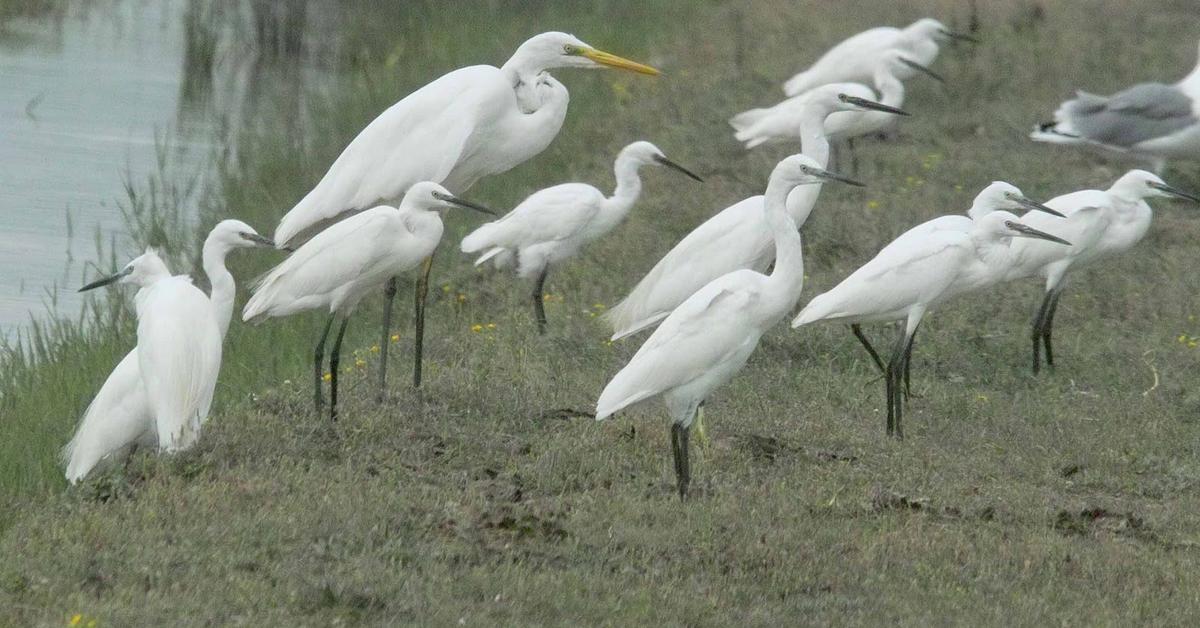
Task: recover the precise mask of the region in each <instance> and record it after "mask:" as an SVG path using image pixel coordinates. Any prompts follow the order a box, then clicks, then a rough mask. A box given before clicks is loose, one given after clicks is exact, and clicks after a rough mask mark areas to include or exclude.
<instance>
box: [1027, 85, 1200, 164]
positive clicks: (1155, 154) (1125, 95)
mask: <svg viewBox="0 0 1200 628" xmlns="http://www.w3.org/2000/svg"><path fill="white" fill-rule="evenodd" d="M1029 137H1030V138H1031V139H1033V140H1035V141H1038V142H1048V143H1051V144H1065V145H1068V146H1081V147H1084V148H1094V149H1098V150H1100V151H1101V152H1107V153H1109V154H1116V155H1126V156H1129V157H1133V158H1135V159H1140V160H1143V162H1149V163H1150V167H1151V169H1152V170H1154V171H1155V172H1159V173H1161V172H1162V170H1163V168H1165V167H1166V165H1167V160H1168V159H1186V160H1197V159H1200V62H1198V63H1197V65H1196V67H1195V68H1193V69H1192V71H1191V73H1190V74H1188V75H1187V76H1185V77H1184V78H1183V79H1182V80H1180V81H1179V82H1178V83H1172V84H1170V85H1166V84H1163V83H1138V84H1137V85H1134V86H1133V87H1129V88H1127V89H1125V90H1122V91H1120V92H1117V93H1115V94H1113V95H1111V96H1098V95H1096V94H1089V93H1088V92H1085V91H1078V92H1076V93H1075V98H1073V99H1071V100H1068V101H1066V102H1064V103H1062V104H1061V105H1060V106H1059V107H1058V111H1055V112H1054V120H1053V121H1051V122H1045V123H1042V124H1039V125H1038V126H1037V127H1035V128H1034V130H1033V133H1032V134H1030V136H1029Z"/></svg>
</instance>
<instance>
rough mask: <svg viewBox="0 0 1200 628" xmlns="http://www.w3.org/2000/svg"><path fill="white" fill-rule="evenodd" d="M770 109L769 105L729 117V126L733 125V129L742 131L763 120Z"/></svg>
mask: <svg viewBox="0 0 1200 628" xmlns="http://www.w3.org/2000/svg"><path fill="white" fill-rule="evenodd" d="M768 111H770V109H769V108H767V107H759V108H757V109H750V110H748V111H743V112H741V113H739V114H737V115H735V116H733V117H732V118H730V119H729V126H731V127H733V130H735V131H737V132H738V133H742V132H744V131H746V130H747V129H749V128H750V127H752V126H754V125H755V124H757V123H758V121H759V120H762V119H763V116H765V115H767V112H768Z"/></svg>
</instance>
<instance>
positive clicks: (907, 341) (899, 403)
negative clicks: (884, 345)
mask: <svg viewBox="0 0 1200 628" xmlns="http://www.w3.org/2000/svg"><path fill="white" fill-rule="evenodd" d="M920 324H921V323H920V321H917V323H916V325H917V326H919V325H920ZM916 338H917V327H916V326H914V327H913V328H912V330H911V331H906V333H905V336H904V353H903V354H902V355H903V357H902V358H901V360H903V366H904V369H903V371H902V372H903V374H904V391H903V394H901V393H902V391H901V390H900V373H896V374H895V377H896V383H895V384H894V387H895V390H896V438H897V439H899V440H904V429H903V428H902V427H901V421H900V419H901V417H902V416H903V415H904V402H905V401H907V400H908V392H907V389H908V367H909V363H910V361H911V358H912V348H913V341H914V340H916Z"/></svg>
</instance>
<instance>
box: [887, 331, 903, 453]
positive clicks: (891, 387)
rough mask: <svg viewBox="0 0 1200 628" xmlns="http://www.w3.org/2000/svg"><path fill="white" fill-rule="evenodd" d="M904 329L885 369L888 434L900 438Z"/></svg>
mask: <svg viewBox="0 0 1200 628" xmlns="http://www.w3.org/2000/svg"><path fill="white" fill-rule="evenodd" d="M905 344H906V343H905V341H904V330H903V328H901V331H900V340H899V341H898V342H897V343H896V349H895V351H893V352H892V357H891V359H889V360H888V363H887V368H886V369H884V374H883V379H884V381H885V384H884V386H885V389H886V391H887V435H888V436H895V437H896V438H900V436H899V434H898V432H899V424H900V395H899V394H897V390H896V389H897V387H898V384H899V383H900V382H899V377H897V375H899V374H900V373H901V372H902V371H901V370H900V369H901V368H902V367H903V366H904V365H903V362H904V345H905Z"/></svg>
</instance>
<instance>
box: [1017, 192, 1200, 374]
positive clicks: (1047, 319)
mask: <svg viewBox="0 0 1200 628" xmlns="http://www.w3.org/2000/svg"><path fill="white" fill-rule="evenodd" d="M1170 196H1173V197H1177V198H1183V199H1188V200H1190V201H1193V202H1200V197H1197V196H1195V195H1192V194H1189V193H1187V192H1184V191H1182V190H1179V189H1176V188H1174V187H1171V186H1169V185H1167V184H1166V183H1164V182H1163V180H1162V179H1161V178H1159V177H1158V175H1155V174H1152V173H1149V172H1146V171H1145V170H1130V171H1129V172H1127V173H1125V174H1124V175H1123V176H1121V178H1119V179H1117V180H1116V182H1114V183H1113V184H1112V186H1111V187H1109V188H1108V189H1107V190H1081V191H1079V192H1072V193H1070V194H1064V195H1062V196H1058V197H1055V198H1053V199H1051V200H1049V201H1047V202H1046V205H1048V206H1049V207H1052V208H1054V209H1056V210H1058V211H1059V212H1061V213H1063V214H1066V216H1067V219H1066V220H1054V221H1053V222H1054V230H1055V231H1054V232H1055V233H1059V234H1062V236H1063V237H1065V238H1067V239H1068V240H1070V241H1071V242H1073V243H1074V244H1073V246H1070V247H1067V248H1063V247H1052V246H1046V245H1042V244H1040V243H1034V242H1032V241H1022V242H1018V243H1016V244H1014V245H1013V255H1014V258H1015V259H1014V263H1013V264H1012V265H1011V266H1010V268H1009V270H1008V272H1007V278H1008V279H1019V278H1023V277H1032V276H1035V275H1037V276H1041V277H1044V278H1045V280H1046V288H1045V295H1044V296H1043V298H1042V304H1041V306H1040V307H1039V308H1038V311H1037V314H1036V315H1035V316H1034V319H1033V326H1032V329H1031V333H1030V337H1031V339H1032V341H1033V372H1034V374H1035V375H1036V374H1037V373H1038V371H1039V370H1040V369H1041V357H1040V350H1039V349H1040V345H1044V346H1045V348H1046V364H1047V365H1048V366H1054V350H1053V348H1052V347H1051V330H1052V327H1053V325H1054V314H1055V312H1056V311H1057V309H1058V300H1059V298H1060V297H1061V296H1062V292H1063V290H1064V289H1065V288H1066V283H1065V279H1066V276H1067V273H1069V272H1071V271H1073V270H1075V269H1076V268H1078V267H1080V266H1084V265H1087V264H1089V263H1091V262H1094V261H1096V260H1098V259H1102V258H1105V257H1109V256H1112V255H1116V254H1117V253H1122V252H1124V251H1127V250H1129V249H1130V248H1131V247H1133V245H1135V244H1137V243H1138V242H1139V241H1140V240H1141V239H1142V237H1143V236H1145V235H1146V231H1147V230H1148V229H1149V228H1150V219H1151V217H1152V216H1153V212H1152V211H1151V209H1150V205H1149V204H1147V203H1146V199H1148V198H1153V197H1170ZM1021 221H1022V222H1025V223H1027V224H1029V225H1031V226H1034V227H1037V228H1047V227H1048V225H1047V224H1046V223H1047V222H1049V221H1048V220H1047V219H1046V218H1045V217H1044V216H1042V215H1026V216H1024V217H1022V218H1021Z"/></svg>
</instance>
